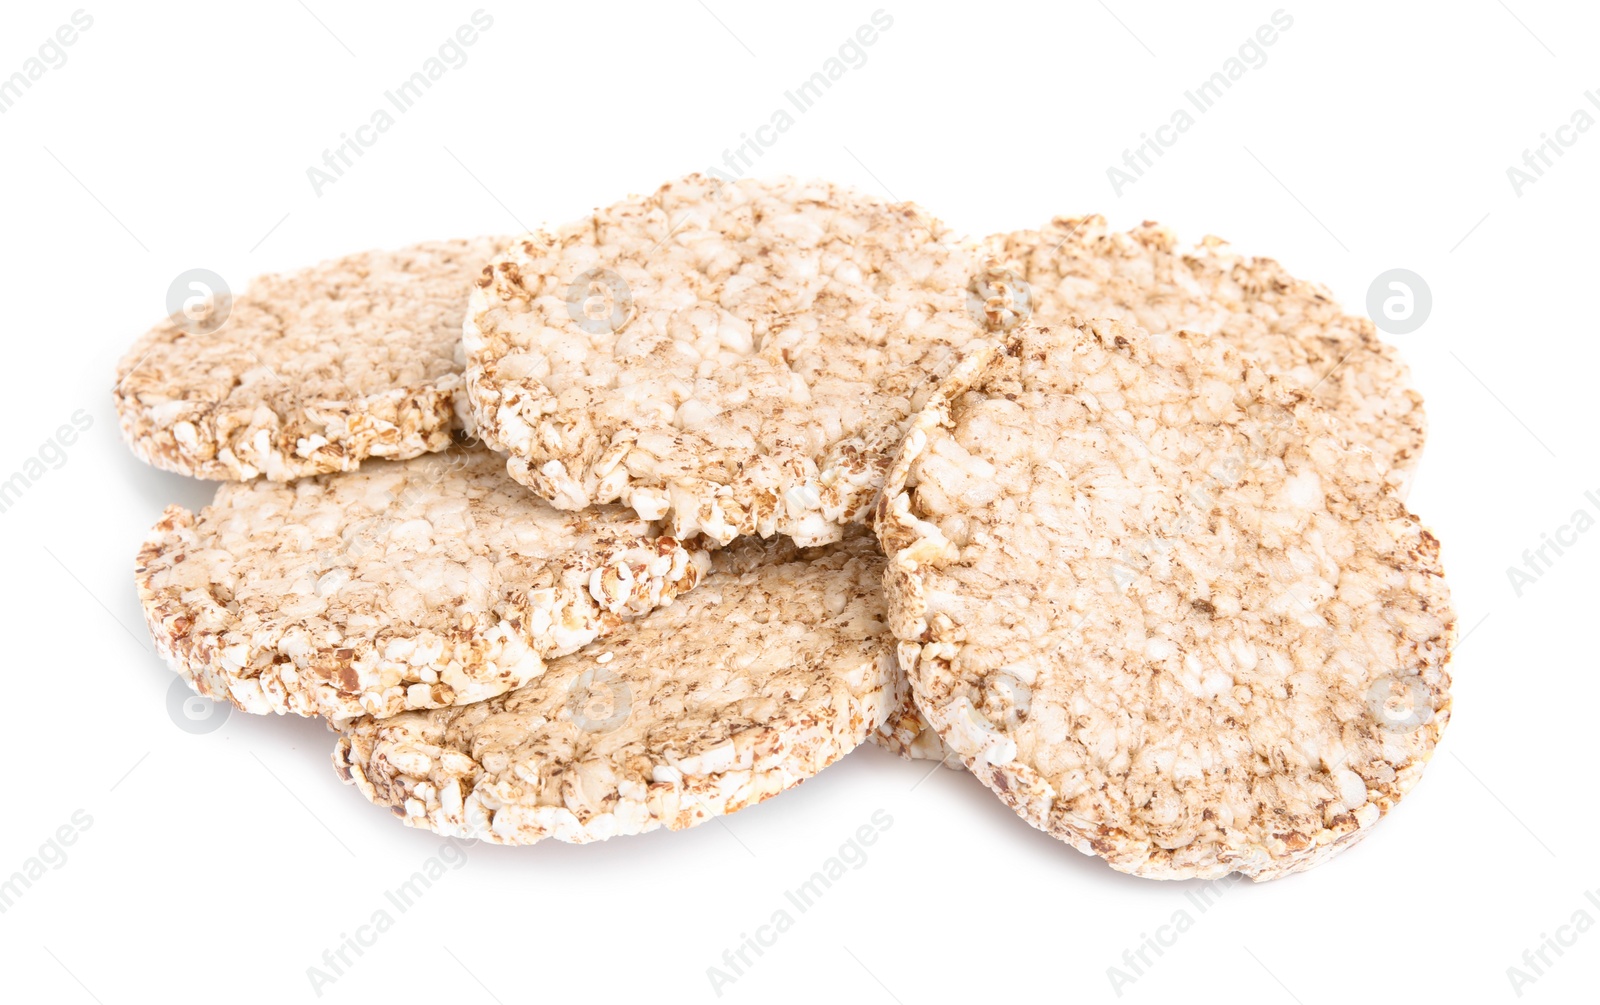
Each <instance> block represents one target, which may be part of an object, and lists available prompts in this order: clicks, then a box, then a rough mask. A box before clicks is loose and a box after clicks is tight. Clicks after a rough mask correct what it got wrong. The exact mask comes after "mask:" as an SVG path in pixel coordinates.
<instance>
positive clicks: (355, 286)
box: [114, 237, 510, 481]
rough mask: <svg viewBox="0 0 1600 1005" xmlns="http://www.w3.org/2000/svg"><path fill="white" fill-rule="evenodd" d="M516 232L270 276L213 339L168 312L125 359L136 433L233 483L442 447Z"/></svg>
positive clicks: (186, 468) (122, 406) (151, 447)
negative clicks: (477, 317) (483, 303)
mask: <svg viewBox="0 0 1600 1005" xmlns="http://www.w3.org/2000/svg"><path fill="white" fill-rule="evenodd" d="M509 240H510V239H509V238H497V237H483V238H474V239H471V240H456V241H430V242H428V243H425V244H418V245H414V246H412V247H409V248H403V249H401V250H398V251H369V252H364V253H362V254H357V255H349V256H347V257H345V258H340V259H336V260H334V261H331V262H324V263H323V264H321V265H317V266H314V267H312V268H309V269H304V270H301V271H299V272H292V273H286V274H282V275H266V276H261V277H259V278H257V279H256V280H255V281H254V282H253V283H251V284H250V287H249V289H247V290H246V291H245V292H244V293H243V294H241V295H239V296H237V297H234V298H232V300H231V312H230V313H229V314H228V315H227V317H226V320H225V322H224V323H223V325H222V327H221V328H220V329H218V330H216V331H211V332H208V333H204V334H201V333H198V332H196V331H193V330H191V329H193V328H194V326H193V325H192V324H189V323H188V322H187V321H186V320H185V319H182V318H180V317H177V316H174V317H173V318H169V319H168V320H166V321H164V322H162V323H161V324H160V325H157V326H156V327H155V328H154V329H152V330H151V331H150V332H148V333H147V334H145V335H144V336H143V337H142V338H140V339H139V341H138V342H136V343H135V344H134V346H133V348H132V349H130V350H128V353H127V355H125V356H124V357H123V359H122V361H121V362H120V363H119V364H118V366H117V385H116V388H115V390H114V396H115V398H116V406H117V415H118V418H119V420H120V422H121V426H122V435H123V438H124V439H126V440H127V442H128V445H129V446H130V447H132V448H133V452H134V453H135V454H137V455H138V456H139V457H140V458H141V459H142V460H144V461H146V462H148V463H150V464H153V465H155V466H156V467H158V468H162V469H164V470H167V471H175V472H177V473H178V474H183V475H190V476H192V477H196V478H209V479H222V480H249V479H251V478H255V477H257V476H261V475H264V476H266V477H267V478H269V479H272V480H274V481H285V480H288V479H292V478H299V477H302V476H305V475H314V474H321V473H323V472H329V471H349V470H351V469H353V468H355V467H356V466H357V465H359V464H360V463H361V462H362V460H364V459H366V458H368V457H384V458H389V459H392V460H400V459H404V458H407V457H415V456H417V455H419V454H423V453H428V452H430V451H436V450H444V449H445V448H447V447H448V446H450V440H451V432H452V430H454V429H457V428H459V427H460V426H461V424H462V423H461V416H460V415H458V409H457V405H458V402H457V396H458V395H460V394H461V391H462V380H461V365H460V362H459V360H458V358H457V347H458V346H459V343H460V341H461V319H462V316H463V315H464V314H465V312H466V307H467V296H468V291H469V290H470V289H471V284H472V280H473V278H474V277H476V276H477V275H478V274H479V273H480V272H481V271H482V269H483V266H484V265H485V264H486V263H487V262H488V261H489V259H490V258H491V257H492V256H493V255H494V254H495V253H496V252H497V251H499V250H500V249H501V248H504V247H505V246H506V244H507V243H508V242H509ZM460 404H461V405H462V409H461V411H463V412H464V410H465V409H464V402H461V403H460Z"/></svg>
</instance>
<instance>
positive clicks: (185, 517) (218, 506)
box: [136, 448, 708, 718]
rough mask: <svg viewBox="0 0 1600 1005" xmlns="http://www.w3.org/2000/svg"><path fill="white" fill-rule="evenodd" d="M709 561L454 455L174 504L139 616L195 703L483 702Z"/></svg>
mask: <svg viewBox="0 0 1600 1005" xmlns="http://www.w3.org/2000/svg"><path fill="white" fill-rule="evenodd" d="M707 565H708V556H707V555H706V553H705V552H704V551H701V550H699V549H698V548H696V547H695V546H693V545H692V544H691V545H684V544H681V543H679V542H678V541H676V540H674V539H672V538H670V537H663V536H661V535H660V534H659V528H657V527H656V526H655V525H654V524H652V523H650V522H648V521H645V520H641V519H639V518H638V517H637V516H636V515H635V514H634V513H632V512H631V511H629V510H627V509H625V508H623V507H621V506H609V507H602V508H598V509H594V510H589V511H585V512H582V513H563V512H560V511H558V510H556V509H553V508H551V507H550V506H549V505H547V504H546V503H544V502H543V501H541V500H539V499H537V498H535V497H534V496H533V495H532V494H531V493H529V492H528V491H527V490H525V489H524V488H523V487H522V486H520V485H518V484H516V483H515V482H513V481H511V480H510V479H509V478H507V477H506V476H505V472H504V462H503V461H502V460H501V459H500V458H499V457H497V456H495V455H494V454H491V453H489V452H488V451H486V450H477V449H465V448H457V449H454V450H451V451H447V452H445V453H437V454H428V455H425V456H422V457H416V458H412V459H410V460H406V461H370V462H368V463H367V464H364V465H363V466H362V467H361V469H360V470H359V471H355V472H350V473H348V474H338V475H320V476H317V477H314V478H308V479H304V480H301V481H299V482H295V483H292V484H282V483H278V482H267V481H256V482H250V483H239V482H230V483H225V484H223V485H221V486H219V487H218V490H217V496H216V500H215V501H214V502H213V503H212V504H211V505H210V506H207V507H205V508H204V509H202V510H201V511H200V512H199V514H198V515H196V514H194V513H191V512H189V511H188V510H185V509H183V508H182V507H178V506H172V507H169V508H168V509H167V511H166V513H165V514H164V515H163V517H162V520H161V522H160V523H158V524H157V525H156V527H155V529H154V530H152V531H151V532H150V534H149V536H148V537H147V538H146V539H145V542H144V546H143V548H142V549H141V550H140V552H139V561H138V569H137V570H136V571H137V581H138V587H139V597H140V600H141V601H142V603H143V605H144V612H145V619H146V621H147V622H148V623H149V626H150V632H151V635H152V636H153V637H154V639H155V641H156V645H157V648H158V649H159V651H160V652H161V655H162V656H163V657H165V658H166V660H167V661H168V662H169V663H170V664H171V665H172V666H173V668H174V669H175V670H177V671H178V672H179V673H180V674H182V675H183V676H184V677H185V678H187V679H188V680H189V682H190V683H191V684H192V685H193V686H194V688H195V689H196V690H197V691H199V692H200V693H201V694H206V695H210V696H212V697H215V698H226V699H228V700H230V701H232V702H233V703H234V704H235V705H237V706H239V707H240V708H242V709H244V710H245V711H247V712H277V713H283V712H294V713H298V714H300V715H324V716H328V717H330V718H336V717H345V716H356V715H362V714H372V715H378V716H385V715H393V714H395V713H396V712H400V711H403V710H405V709H410V708H435V707H439V706H444V705H458V704H465V703H467V702H472V701H479V700H481V699H483V698H488V697H490V696H492V695H496V694H501V693H503V692H505V691H509V690H511V689H512V688H516V687H520V686H521V685H523V684H525V683H527V682H528V681H530V680H532V679H534V678H536V677H538V676H539V675H540V674H541V673H543V672H544V665H545V664H544V661H545V660H546V659H547V658H549V657H551V656H554V655H558V654H561V653H569V652H572V651H573V650H575V649H578V648H580V647H581V646H583V645H585V644H587V643H588V642H590V641H591V640H593V639H594V638H595V637H597V636H598V635H601V634H604V633H605V632H607V631H610V630H612V629H614V628H615V627H616V626H617V625H619V624H621V623H622V622H623V621H625V620H626V619H628V618H631V617H636V616H638V615H641V614H644V613H646V612H648V611H649V610H651V609H652V608H654V607H656V606H658V605H660V604H664V603H668V602H670V601H671V600H672V598H673V597H674V596H675V595H676V594H677V593H678V592H679V591H680V590H687V589H690V588H692V587H693V586H694V585H695V583H696V582H698V581H699V578H700V576H701V574H702V573H703V571H704V570H705V568H706V567H707Z"/></svg>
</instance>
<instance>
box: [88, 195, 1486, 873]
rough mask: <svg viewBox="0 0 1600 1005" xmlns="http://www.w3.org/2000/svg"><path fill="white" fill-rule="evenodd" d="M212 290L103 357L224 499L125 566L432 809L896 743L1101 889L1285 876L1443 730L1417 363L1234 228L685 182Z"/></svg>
mask: <svg viewBox="0 0 1600 1005" xmlns="http://www.w3.org/2000/svg"><path fill="white" fill-rule="evenodd" d="M230 307H231V313H230V314H229V315H228V318H227V322H226V323H225V324H223V325H222V327H221V328H220V329H217V330H214V331H213V330H209V328H208V327H207V326H199V327H197V326H196V325H194V324H192V323H189V322H190V321H191V320H192V319H189V318H186V317H179V316H174V318H172V319H169V320H168V321H167V322H165V323H163V324H162V325H160V326H158V327H156V328H155V329H154V330H153V331H151V332H149V333H148V334H147V335H145V336H144V337H143V338H142V339H140V340H139V341H138V343H136V344H135V345H134V346H133V348H132V349H130V350H129V352H128V354H127V356H126V357H125V359H124V361H123V363H122V364H121V366H120V367H119V372H118V375H117V376H118V382H117V385H116V403H117V409H118V414H119V416H120V419H121V424H122V430H123V434H124V436H125V438H126V439H127V441H128V443H129V445H130V446H131V447H132V448H133V450H134V452H135V453H136V454H138V456H139V457H141V458H143V459H144V460H146V461H148V462H149V463H151V464H154V465H156V466H157V467H160V468H162V469H165V470H168V471H175V472H179V473H182V474H186V475H190V476H193V477H197V478H206V479H215V480H219V481H220V482H221V485H220V486H219V488H218V491H217V495H216V498H215V500H214V501H213V502H212V504H211V505H210V506H207V507H205V508H204V509H202V510H200V511H199V512H198V513H194V512H190V511H188V510H186V509H183V508H181V507H176V506H174V507H170V508H169V509H168V510H167V511H166V513H165V514H164V515H163V516H162V518H161V520H160V522H159V523H157V524H156V526H155V528H154V529H153V530H152V531H151V533H150V534H149V536H148V537H147V538H146V539H145V541H144V544H143V546H142V548H141V549H140V552H139V557H138V568H137V582H138V589H139V595H140V598H141V601H142V603H143V606H144V610H145V614H146V618H147V621H148V623H149V626H150V631H151V633H152V635H153V637H154V639H155V641H156V644H157V646H158V647H159V650H160V652H161V654H162V656H163V657H164V658H165V659H166V660H167V661H168V662H169V663H170V664H171V665H172V667H173V669H175V670H176V671H177V672H178V673H179V674H181V675H182V676H183V677H184V679H185V680H186V681H188V682H189V683H190V684H191V685H192V686H193V687H194V689H195V690H196V691H198V692H199V693H200V694H203V695H209V696H211V697H212V698H214V699H216V700H219V701H228V702H231V703H233V704H234V705H235V706H237V707H239V708H241V709H244V710H245V711H248V712H256V713H268V712H275V713H279V714H282V713H286V712H292V713H294V714H296V715H304V716H322V717H324V718H325V719H326V720H327V721H328V723H329V724H330V725H331V727H332V729H333V730H334V732H336V733H337V734H338V740H337V744H336V748H335V751H334V755H333V760H334V765H335V767H336V768H337V770H338V771H339V773H340V774H341V775H342V776H343V777H344V778H345V779H346V780H347V781H349V782H351V783H353V784H354V786H355V787H356V788H357V789H359V790H360V791H361V793H362V794H363V795H365V796H366V797H367V798H368V799H369V800H371V801H372V802H374V803H376V804H379V805H382V806H385V807H388V808H389V810H390V811H391V812H392V813H394V814H395V815H396V816H398V817H400V818H401V819H402V820H403V821H404V822H405V823H407V824H409V825H412V826H417V827H425V828H429V829H432V830H434V831H437V832H438V833H440V834H445V835H453V836H459V837H464V838H479V839H483V840H487V841H493V842H499V843H505V844H530V843H533V842H535V841H538V840H540V839H543V838H556V839H559V840H563V841H572V842H586V841H593V840H600V839H604V838H609V837H613V836H617V835H626V834H638V833H643V832H646V831H650V830H653V829H656V828H659V827H666V828H670V829H674V830H676V829H681V828H685V827H689V826H693V825H695V824H697V823H701V822H703V821H704V820H706V819H708V818H709V817H713V816H717V815H721V814H727V813H731V812H733V811H735V810H738V809H741V808H743V807H745V806H748V805H751V804H753V803H757V802H761V801H762V800H765V799H766V798H768V797H769V796H773V795H776V794H778V793H780V792H782V791H783V790H785V789H787V788H790V787H792V786H794V785H797V784H799V783H800V782H802V781H804V780H805V779H807V778H809V777H811V776H812V775H814V774H816V773H817V772H818V771H821V770H822V769H823V768H825V767H827V766H828V765H830V764H832V763H833V762H834V761H836V760H838V759H839V758H841V757H843V756H844V755H845V754H848V753H849V752H850V751H851V750H853V749H854V748H855V747H857V746H859V745H861V744H862V743H864V742H866V741H867V740H869V739H870V740H873V741H875V742H876V743H877V744H879V745H881V746H884V747H887V748H888V749H890V750H893V751H895V752H898V753H900V754H901V755H902V756H907V757H919V758H928V759H932V760H944V761H946V762H947V763H950V764H951V765H953V766H954V765H960V766H964V767H965V768H966V769H968V771H969V772H970V774H971V775H972V776H973V777H974V778H975V779H976V780H977V782H980V783H982V784H984V785H986V786H988V787H989V788H990V789H992V790H993V791H994V793H995V794H996V795H997V796H998V797H999V798H1000V799H1002V800H1003V801H1004V802H1005V803H1006V804H1007V805H1009V806H1011V807H1012V808H1013V809H1014V810H1015V811H1016V812H1017V813H1018V814H1019V815H1020V816H1022V817H1023V818H1024V819H1025V820H1027V821H1028V822H1029V823H1031V824H1033V825H1034V826H1035V827H1038V828H1041V829H1043V830H1045V831H1047V832H1048V833H1050V834H1052V835H1054V836H1056V837H1058V838H1060V839H1061V840H1062V841H1064V842H1066V843H1067V844H1070V845H1071V846H1073V847H1075V848H1077V849H1079V850H1080V851H1083V852H1085V853H1088V854H1093V855H1097V856H1100V857H1102V858H1104V859H1105V860H1106V861H1107V862H1108V863H1109V864H1110V865H1111V866H1112V867H1114V868H1116V869H1119V870H1122V871H1125V872H1129V873H1133V874H1136V875H1140V876H1147V877H1153V878H1185V877H1215V876H1221V875H1224V874H1227V873H1231V872H1238V873H1242V874H1245V875H1248V876H1250V877H1252V878H1255V879H1258V880H1261V879H1270V878H1274V877H1277V876H1282V875H1286V874H1288V873H1291V872H1296V871H1299V870H1303V869H1305V868H1308V867H1309V866H1311V865H1314V864H1316V863H1318V862H1320V861H1322V860H1323V859H1325V858H1327V857H1329V856H1331V855H1333V854H1335V853H1337V852H1338V851H1340V850H1342V849H1344V848H1347V847H1349V846H1350V845H1352V844H1354V843H1355V842H1356V841H1357V840H1359V839H1360V838H1361V837H1362V836H1363V835H1365V834H1367V833H1368V832H1369V831H1370V830H1371V829H1372V826H1373V825H1374V824H1375V823H1377V821H1378V820H1379V819H1380V818H1382V817H1383V816H1384V815H1386V814H1387V813H1388V811H1389V810H1391V809H1392V808H1393V807H1394V806H1395V805H1396V804H1397V803H1398V802H1399V800H1400V799H1401V797H1402V796H1403V795H1404V794H1405V793H1406V792H1407V791H1409V789H1410V788H1411V786H1412V785H1414V784H1415V783H1416V781H1417V780H1418V778H1419V777H1420V775H1421V772H1422V769H1423V766H1424V764H1425V763H1426V762H1427V760H1428V758H1429V757H1430V756H1431V754H1432V752H1433V750H1434V748H1435V746H1436V744H1437V742H1438V739H1439V735H1440V733H1441V731H1442V729H1443V728H1444V725H1445V723H1446V722H1447V721H1448V719H1449V714H1450V696H1449V684H1450V678H1449V675H1448V673H1447V671H1446V664H1447V663H1448V660H1449V654H1450V648H1451V645H1452V643H1453V640H1454V632H1455V618H1454V615H1453V613H1452V611H1451V607H1450V599H1449V592H1448V590H1447V588H1446V586H1445V582H1444V579H1443V573H1442V570H1441V567H1440V564H1439V546H1438V542H1437V541H1436V540H1435V538H1434V537H1433V536H1432V535H1431V534H1430V533H1429V532H1428V531H1427V530H1426V529H1424V528H1423V527H1422V525H1421V524H1420V523H1419V522H1418V520H1417V518H1416V517H1415V516H1413V515H1412V514H1411V513H1410V512H1409V511H1408V510H1407V509H1406V507H1405V505H1404V501H1403V500H1404V494H1405V492H1406V490H1407V488H1408V487H1409V484H1410V480H1411V477H1412V475H1413V473H1414V471H1415V468H1416V465H1417V461H1418V458H1419V456H1420V454H1421V451H1422V445H1423V435H1424V423H1423V415H1422V403H1421V399H1420V397H1419V396H1418V395H1417V394H1416V393H1415V392H1414V391H1413V390H1411V389H1410V387H1409V386H1408V381H1409V377H1408V373H1407V371H1406V368H1405V365H1404V363H1402V362H1401V361H1400V359H1399V357H1398V355H1397V354H1396V352H1395V351H1394V349H1393V348H1392V347H1390V346H1388V345H1386V344H1384V343H1383V342H1382V341H1381V340H1380V339H1379V338H1378V337H1377V334H1376V332H1375V331H1374V327H1373V325H1372V324H1371V323H1370V322H1369V321H1367V320H1365V319H1362V318H1357V317H1352V316H1350V315H1347V314H1345V313H1343V312H1342V311H1341V310H1340V308H1339V307H1338V305H1337V304H1336V303H1335V302H1334V301H1333V300H1332V298H1331V297H1330V296H1329V294H1328V293H1327V292H1326V291H1325V290H1324V289H1323V288H1321V287H1319V286H1316V285H1313V284H1310V283H1307V282H1303V281H1301V280H1299V279H1296V278H1294V277H1292V276H1290V275H1288V274H1287V273H1285V272H1284V271H1283V269H1282V268H1281V267H1280V266H1278V265H1277V263H1275V262H1273V261H1271V260H1269V259H1262V258H1249V257H1244V256H1241V255H1238V254H1236V253H1234V252H1233V251H1232V250H1230V249H1229V247H1228V246H1227V245H1226V244H1224V243H1223V242H1221V241H1219V240H1217V239H1215V238H1207V239H1205V240H1204V241H1202V242H1201V243H1200V244H1198V245H1194V246H1185V245H1181V244H1179V242H1178V241H1177V239H1176V238H1175V237H1174V236H1173V235H1172V233H1171V232H1169V231H1167V230H1166V229H1164V228H1161V227H1159V226H1156V225H1154V224H1149V223H1146V224H1144V225H1142V226H1140V227H1138V228H1136V229H1134V230H1132V231H1130V232H1128V233H1117V232H1112V231H1109V230H1108V229H1107V227H1106V223H1105V221H1104V220H1103V219H1101V218H1100V217H1093V216H1091V217H1082V218H1074V219H1066V218H1061V219H1055V220H1052V221H1050V222H1049V223H1048V224H1046V225H1045V226H1044V227H1042V228H1040V229H1039V230H1037V231H1031V230H1030V231H1023V232H1018V233H1011V234H1000V235H996V236H993V237H989V238H985V239H967V238H962V237H960V236H958V235H955V234H952V233H951V232H950V231H949V230H948V229H947V228H946V227H945V226H944V225H943V224H941V223H940V222H939V221H938V220H936V219H934V218H932V217H930V216H929V215H928V214H927V213H925V212H924V211H923V210H921V209H920V208H919V207H917V206H914V205H911V204H906V203H892V202H887V201H884V200H880V199H877V198H874V197H871V196H868V195H865V194H862V193H860V192H856V191H853V190H851V189H848V188H845V187H842V186H838V185H833V184H829V183H825V182H802V181H795V180H792V179H778V180H741V181H721V180H716V179H710V178H705V177H701V176H691V177H689V178H685V179H683V180H681V181H676V182H672V183H670V184H667V185H664V186H662V187H661V188H660V189H659V190H657V191H656V192H655V193H653V194H651V195H649V196H645V197H631V198H628V199H625V200H623V201H621V202H618V203H616V204H615V205H612V206H610V207H607V208H605V209H601V210H597V211H596V212H595V213H594V214H592V215H591V216H589V217H586V218H584V219H582V220H578V221H575V222H573V223H570V224H566V225H563V226H551V227H547V228H545V229H541V230H539V231H537V232H534V233H531V234H527V235H525V236H523V237H520V238H516V239H515V240H513V239H510V238H477V239H472V240H462V241H445V242H434V243H427V244H420V245H417V246H415V247H411V248H407V249H403V250H399V251H390V252H369V253H365V254H358V255H352V256H349V257H347V258H343V259H339V260H337V261H333V262H328V263H324V264H322V265H319V266H316V267H313V268H310V269H307V270H305V271H302V272H298V273H292V274H286V275H274V276H267V277H263V278H260V279H258V280H256V281H255V283H254V284H253V285H252V286H251V287H250V288H249V289H247V290H245V291H243V292H242V293H240V294H239V295H238V296H237V297H234V298H232V300H231V304H230ZM974 784H976V783H974Z"/></svg>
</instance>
